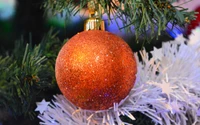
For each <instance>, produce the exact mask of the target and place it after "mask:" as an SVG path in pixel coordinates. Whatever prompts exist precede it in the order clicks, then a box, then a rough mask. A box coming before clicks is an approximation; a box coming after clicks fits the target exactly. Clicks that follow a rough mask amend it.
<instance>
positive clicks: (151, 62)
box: [38, 36, 200, 125]
mask: <svg viewBox="0 0 200 125" xmlns="http://www.w3.org/2000/svg"><path fill="white" fill-rule="evenodd" d="M191 39H192V38H190V41H191ZM183 40H184V41H185V39H184V38H183V37H182V36H180V37H179V38H178V39H176V40H174V41H171V42H167V43H164V44H163V46H162V48H161V51H158V50H156V52H161V53H159V54H161V55H159V56H155V55H154V54H157V53H155V52H153V53H152V54H153V57H152V58H151V59H149V57H148V53H147V52H145V51H141V52H140V54H141V56H142V61H141V62H140V61H139V60H138V59H137V64H138V67H137V68H138V73H137V79H136V83H135V86H134V87H133V88H132V90H131V91H130V93H129V95H128V96H127V98H126V99H124V100H123V101H122V102H121V103H120V104H116V103H115V104H114V106H113V108H110V109H108V110H103V111H89V110H82V109H80V108H77V107H76V106H74V105H73V104H71V103H70V102H69V101H68V100H67V99H66V98H65V97H64V96H62V95H57V96H54V98H55V100H54V101H52V103H51V105H49V106H48V107H47V109H46V110H45V111H44V112H43V114H40V115H39V116H38V117H39V118H40V119H41V121H42V122H41V123H40V124H41V125H80V124H81V125H101V124H106V125H115V124H116V125H124V124H128V123H125V122H123V121H121V119H120V115H126V116H127V117H129V118H130V119H132V120H135V117H134V113H133V114H131V113H130V112H136V111H138V112H141V113H143V114H144V115H146V116H148V117H149V118H151V119H152V120H153V121H154V122H155V124H156V125H158V124H160V125H198V124H200V117H199V115H200V87H199V85H200V65H199V64H200V63H199V62H200V52H199V50H198V48H199V47H200V44H199V43H200V41H199V42H197V43H195V45H196V48H197V49H194V46H191V45H189V46H188V45H185V44H184V41H183ZM195 40H196V41H198V40H197V39H196V38H195ZM187 42H188V41H187ZM188 43H189V42H188ZM136 57H137V54H136ZM155 57H156V58H155ZM157 57H159V58H157Z"/></svg>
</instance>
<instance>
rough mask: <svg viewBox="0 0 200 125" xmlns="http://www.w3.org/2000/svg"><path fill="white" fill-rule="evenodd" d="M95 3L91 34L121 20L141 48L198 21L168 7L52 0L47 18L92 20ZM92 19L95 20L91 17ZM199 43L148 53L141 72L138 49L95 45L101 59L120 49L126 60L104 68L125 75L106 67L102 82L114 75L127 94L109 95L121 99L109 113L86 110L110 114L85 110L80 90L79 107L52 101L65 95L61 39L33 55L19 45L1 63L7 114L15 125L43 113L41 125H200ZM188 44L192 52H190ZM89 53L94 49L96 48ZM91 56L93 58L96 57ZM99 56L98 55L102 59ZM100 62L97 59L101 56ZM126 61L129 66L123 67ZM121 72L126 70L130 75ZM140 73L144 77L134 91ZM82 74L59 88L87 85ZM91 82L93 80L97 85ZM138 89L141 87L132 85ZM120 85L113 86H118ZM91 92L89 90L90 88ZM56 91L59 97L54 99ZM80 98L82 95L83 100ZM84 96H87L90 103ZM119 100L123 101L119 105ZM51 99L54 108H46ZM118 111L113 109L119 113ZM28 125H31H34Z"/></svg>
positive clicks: (131, 0) (51, 39)
mask: <svg viewBox="0 0 200 125" xmlns="http://www.w3.org/2000/svg"><path fill="white" fill-rule="evenodd" d="M88 2H89V3H90V5H91V7H90V9H89V13H90V14H91V15H90V20H89V21H93V22H90V23H92V24H93V25H89V29H90V30H91V28H92V29H93V28H98V29H104V28H103V27H102V20H101V16H102V15H107V17H108V22H114V21H113V20H116V22H115V23H117V21H118V19H120V20H121V21H122V22H123V24H124V26H122V27H119V29H125V30H126V31H128V32H130V34H132V35H133V36H135V39H134V40H133V41H137V42H138V44H141V43H145V42H146V41H148V42H151V41H152V39H154V38H156V39H158V38H159V36H160V35H161V33H162V32H163V31H164V30H165V28H166V26H167V24H168V23H171V24H172V27H173V26H176V25H179V26H184V25H185V24H186V23H189V22H190V20H193V19H194V12H187V10H186V9H184V8H181V7H178V6H173V4H172V3H173V2H172V1H167V0H163V1H160V0H148V1H142V0H127V1H124V0H116V1H112V0H111V1H110V0H92V1H89V0H81V1H80V0H77V1H74V0H67V1H66V0H59V1H58V0H48V1H45V2H44V4H43V5H44V7H45V8H46V9H47V10H46V11H52V12H53V13H54V14H56V13H57V12H61V13H62V11H64V10H65V11H66V12H67V13H66V17H71V15H73V14H77V12H79V11H81V10H86V12H87V5H88ZM91 11H92V12H94V13H91ZM95 15H98V18H94V16H95ZM92 18H93V19H92ZM85 29H88V26H85ZM88 32H93V31H88ZM94 32H98V31H94ZM104 32H105V31H104ZM128 32H127V33H128ZM196 33H199V32H198V30H196V31H194V34H196ZM80 34H81V33H80ZM77 36H78V35H77ZM88 36H89V34H88ZM196 36H197V35H195V42H194V39H193V38H194V36H192V35H191V36H190V40H186V39H184V38H183V37H182V36H179V37H178V38H177V39H175V40H174V41H171V42H167V43H165V44H163V45H162V48H161V49H156V48H155V49H154V51H152V52H151V53H147V52H146V51H145V50H141V51H139V52H138V53H135V57H136V62H137V67H136V65H135V61H134V59H133V58H132V57H131V54H130V49H129V48H128V47H127V45H125V44H120V46H121V45H122V46H123V45H124V46H126V47H125V48H126V49H121V48H123V47H118V46H117V45H115V44H111V43H115V42H116V41H115V42H113V40H114V39H110V41H111V43H110V44H109V45H107V44H108V43H106V42H105V41H103V43H106V46H105V47H101V46H100V45H102V44H101V42H99V43H98V42H95V41H94V42H95V43H98V44H97V45H94V46H96V47H97V48H98V49H97V50H99V51H101V49H102V50H105V49H106V48H109V49H108V51H109V50H110V48H111V50H112V48H114V49H113V50H116V51H117V53H120V54H113V55H112V54H111V55H112V56H111V58H110V59H108V62H109V60H110V62H111V63H108V64H106V63H104V64H105V67H106V65H111V67H112V66H113V67H117V68H116V69H115V68H105V67H104V68H105V70H102V71H101V70H99V71H95V72H96V73H97V74H98V72H101V74H102V75H108V74H109V72H111V71H112V74H111V75H110V76H111V79H110V81H114V82H113V83H117V86H118V85H119V88H120V86H121V88H120V89H116V90H114V89H107V90H106V91H107V92H111V91H114V95H112V97H113V98H115V99H112V98H111V101H110V100H109V99H108V100H109V101H110V104H109V106H107V104H105V102H104V101H102V104H99V103H101V102H98V101H97V102H98V103H97V104H94V105H93V104H91V105H90V104H88V103H86V105H89V107H92V105H93V106H99V105H100V106H103V107H104V106H106V108H96V109H95V110H96V111H94V110H91V109H89V108H87V107H86V108H84V107H82V106H81V105H79V102H78V101H80V100H79V99H78V98H79V97H78V96H76V94H77V93H78V92H79V91H80V90H79V88H78V89H76V91H71V92H70V91H69V93H70V94H73V96H71V97H70V98H71V99H70V101H71V100H73V98H72V97H74V99H76V101H74V102H73V101H72V102H73V103H72V102H70V101H69V100H68V99H67V98H65V97H64V96H63V95H55V96H54V99H52V97H49V96H53V95H54V94H55V93H58V94H60V93H59V92H58V91H57V89H58V87H57V86H56V80H55V77H54V76H55V74H54V64H55V63H56V62H55V60H56V57H57V54H58V51H59V49H60V48H61V47H62V44H63V43H62V42H60V41H59V40H58V39H57V38H55V35H53V34H52V33H50V34H48V35H47V36H45V37H44V39H43V41H42V42H41V43H40V44H39V45H36V46H33V45H32V44H29V45H27V46H26V47H25V46H23V45H17V46H16V47H15V49H14V50H13V51H12V53H9V55H10V56H7V57H6V56H5V55H6V54H4V55H2V57H1V58H0V65H1V70H0V71H1V73H0V78H1V81H0V93H1V98H0V108H1V109H5V110H3V112H5V111H6V112H7V114H9V115H11V116H13V115H15V118H16V119H17V120H18V121H22V120H21V117H25V119H27V118H28V117H27V116H31V118H34V117H35V113H39V112H40V114H39V116H38V117H39V119H40V120H41V121H40V124H48V125H51V124H52V125H53V124H61V125H66V124H70V125H71V124H72V125H76V124H77V125H79V124H83V125H84V124H95V125H96V124H126V123H127V124H136V125H147V124H148V125H150V124H152V125H153V124H164V125H171V124H172V125H192V124H193V125H196V124H198V123H199V112H200V111H199V108H200V107H199V105H200V102H199V100H200V99H199V95H200V93H199V91H200V90H199V88H198V86H199V84H200V81H199V80H198V78H199V76H200V69H199V50H198V48H199V44H198V38H197V37H196ZM90 37H92V36H90ZM93 37H96V36H93ZM104 37H106V35H105V36H104V35H103V36H102V38H103V39H104ZM112 38H114V37H112ZM30 39H31V38H30ZM80 40H81V41H80V42H78V44H81V43H82V42H84V38H82V39H80ZM21 41H23V40H21ZM66 41H67V40H65V42H66ZM76 41H78V40H76ZM185 41H186V42H187V43H188V45H186V44H184V42H185ZM140 42H141V43H140ZM91 43H92V44H93V42H91ZM193 43H195V44H193ZM67 44H68V43H67ZM67 44H66V45H67ZM69 44H70V40H69ZM86 45H87V43H85V44H84V46H86ZM87 46H88V47H89V46H90V45H87ZM100 47H101V48H100ZM115 47H116V48H118V49H116V48H115ZM78 48H79V49H78V50H79V51H80V53H81V52H83V51H84V50H82V49H84V47H83V48H81V45H80V46H78ZM71 49H72V48H71ZM93 49H94V48H93V46H91V50H93ZM147 49H148V48H147ZM88 50H90V49H88ZM119 50H122V51H119ZM79 51H78V52H79ZM69 52H70V53H67V55H66V57H65V58H63V59H64V60H68V61H69V60H70V59H73V58H72V57H71V56H70V54H71V53H73V52H74V51H73V52H71V51H69ZM95 52H96V51H95ZM126 52H127V53H129V54H128V55H127V58H125V57H124V56H122V55H123V53H126ZM90 53H92V52H91V51H90ZM96 53H98V51H97V52H96ZM81 54H82V53H81ZM92 54H93V55H94V57H95V53H92ZM92 54H91V55H87V56H88V57H84V58H82V59H81V58H79V57H76V58H74V59H75V61H77V60H78V59H79V60H78V61H79V62H80V63H79V64H78V65H81V64H82V63H81V62H83V64H84V62H85V61H87V59H88V58H89V56H92ZM7 55H8V54H7ZM22 55H23V56H22ZM62 55H64V54H62ZM76 55H77V54H76ZM83 55H84V54H83ZM124 55H126V54H124ZM115 56H116V57H115ZM67 57H68V58H67ZM121 57H123V58H121ZM58 58H59V56H58ZM91 58H92V57H91ZM95 59H96V58H95ZM98 59H99V58H97V60H98ZM61 60H62V59H61ZM112 60H113V63H112ZM123 61H124V63H122V62H123ZM58 62H59V61H58ZM120 62H121V63H120ZM132 62H134V63H132ZM89 63H93V62H92V60H91V62H90V60H89ZM65 64H66V65H64V64H63V65H64V66H63V67H62V66H59V67H62V68H63V69H59V70H66V69H68V68H70V66H69V65H67V64H68V62H66V63H65ZM70 64H71V63H70ZM75 64H77V63H75ZM122 64H123V65H122ZM124 65H125V66H124ZM74 67H75V66H74ZM74 67H73V68H71V70H72V69H74ZM119 67H125V69H124V68H119ZM129 68H130V69H129ZM136 68H137V75H136V81H135V85H134V87H133V84H134V79H135V71H136ZM4 71H6V72H4ZM80 71H81V70H80V69H78V70H77V72H75V71H74V70H73V71H70V72H66V73H64V76H62V75H60V74H59V73H57V77H62V78H61V79H62V80H58V84H61V85H62V84H65V83H62V82H63V79H67V78H69V80H64V82H66V84H67V83H70V81H73V85H76V84H78V83H76V80H77V79H78V80H80V79H81V77H82V76H83V75H81V74H78V73H79V72H80ZM91 71H92V70H91ZM104 71H105V74H104ZM56 72H61V71H56ZM107 72H108V74H107ZM126 72H129V73H127V74H128V75H127V76H128V77H127V78H126V75H123V73H125V74H126ZM130 72H131V73H130ZM70 73H72V74H74V73H75V74H78V75H75V76H76V77H71V76H72V75H71V76H70ZM97 74H93V73H91V75H88V76H89V77H88V78H90V79H91V80H94V79H95V80H98V78H99V77H98V75H97ZM113 74H114V75H113ZM130 75H131V76H130ZM86 77H87V76H86ZM123 77H124V78H123ZM71 78H74V79H76V80H74V79H71ZM84 78H85V77H84ZM102 78H103V77H102ZM58 79H59V78H58ZM90 79H87V80H88V81H89V80H90ZM100 79H101V75H100ZM121 79H122V80H121ZM84 80H85V79H84ZM119 81H122V82H119ZM123 81H125V82H123ZM59 82H60V83H59ZM118 82H119V84H118ZM131 82H133V83H132V84H131ZM85 83H86V82H85ZM91 83H92V82H91ZM91 83H89V85H91V86H89V88H90V87H91V88H92V89H91V90H90V91H92V90H94V91H95V90H96V87H97V88H98V87H99V88H100V87H101V86H103V85H104V84H105V83H104V82H99V83H101V86H98V84H97V83H96V84H95V85H94V86H96V87H94V88H93V87H92V86H93V85H92V84H91ZM111 83H112V82H111ZM113 83H112V84H111V86H113ZM120 84H122V85H120ZM84 86H87V84H85V85H84ZM60 88H62V87H60ZM66 88H67V87H65V89H66ZM75 88H76V87H75ZM99 88H98V89H99ZM108 88H109V87H108ZM111 88H112V87H111ZM113 88H114V87H113ZM52 89H53V92H52V91H51V90H52ZM105 89H106V87H105ZM87 90H88V89H86V91H85V93H84V91H83V92H82V93H83V94H91V93H90V92H87ZM49 91H50V93H49ZM62 91H66V90H62ZM99 91H102V93H104V94H105V91H104V90H102V89H100V90H99ZM129 91H130V92H129ZM47 92H48V93H47ZM73 92H75V94H74V93H73ZM45 93H47V94H45ZM83 94H81V95H79V96H82V95H83ZM127 94H128V95H127ZM92 96H93V95H90V97H92ZM94 96H95V95H94ZM77 97H78V98H77ZM118 97H119V98H120V99H116V98H118ZM51 99H52V101H51V103H50V102H49V101H45V100H51ZM85 99H87V98H85ZM121 99H122V100H121ZM41 100H42V101H41ZM112 100H114V101H112ZM116 100H117V101H116ZM120 100H121V101H120ZM39 101H41V102H39ZM36 102H37V103H36ZM89 102H90V101H89ZM91 102H92V101H91ZM74 103H77V105H74ZM112 103H113V105H112V106H111V104H112ZM36 106H37V108H36ZM109 107H110V108H109ZM34 108H35V111H39V112H34ZM86 109H87V110H86ZM92 109H93V108H92ZM99 109H104V110H99ZM0 111H2V110H0ZM7 121H9V120H7ZM3 124H4V123H3ZM5 124H6V123H5ZM27 124H31V122H30V123H27Z"/></svg>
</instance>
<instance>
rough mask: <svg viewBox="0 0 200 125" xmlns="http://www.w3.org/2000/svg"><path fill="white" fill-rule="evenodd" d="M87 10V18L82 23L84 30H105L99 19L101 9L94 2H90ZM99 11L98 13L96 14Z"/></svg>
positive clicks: (91, 0)
mask: <svg viewBox="0 0 200 125" xmlns="http://www.w3.org/2000/svg"><path fill="white" fill-rule="evenodd" d="M87 6H88V10H89V18H88V19H87V20H86V21H85V22H84V30H85V31H88V30H105V24H104V21H103V20H102V19H101V18H100V16H101V14H99V12H100V11H101V9H100V8H101V7H100V5H99V4H97V3H96V2H95V0H90V1H89V2H88V4H87ZM98 11H99V12H98Z"/></svg>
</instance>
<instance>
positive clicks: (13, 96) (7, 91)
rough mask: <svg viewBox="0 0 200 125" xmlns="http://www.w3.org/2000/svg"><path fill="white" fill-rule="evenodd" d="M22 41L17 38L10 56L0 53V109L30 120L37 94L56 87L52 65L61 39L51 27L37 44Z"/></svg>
mask: <svg viewBox="0 0 200 125" xmlns="http://www.w3.org/2000/svg"><path fill="white" fill-rule="evenodd" d="M30 39H31V38H30ZM24 43H25V41H24V40H23V39H21V40H18V41H16V46H15V48H14V50H13V52H12V53H11V54H9V56H6V57H3V56H0V111H2V110H7V112H9V114H12V115H14V116H15V117H18V116H24V117H27V116H28V117H29V118H31V119H32V118H34V116H35V112H34V109H35V107H36V101H37V100H38V97H40V94H41V93H42V92H45V91H46V90H48V89H52V88H54V89H55V88H57V86H56V84H55V83H56V80H55V75H54V64H55V59H56V56H57V54H58V51H59V49H60V47H61V46H62V44H63V42H60V40H59V39H58V38H56V34H53V30H50V31H49V33H47V34H46V35H45V36H44V38H43V40H42V42H41V43H40V44H39V45H35V46H33V45H31V44H26V46H24ZM42 98H44V97H42ZM40 100H41V99H40ZM0 113H1V112H0Z"/></svg>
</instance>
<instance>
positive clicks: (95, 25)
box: [84, 17, 105, 31]
mask: <svg viewBox="0 0 200 125" xmlns="http://www.w3.org/2000/svg"><path fill="white" fill-rule="evenodd" d="M84 30H85V31H88V30H105V24H104V21H103V20H102V19H100V18H95V17H90V18H89V19H87V20H86V21H85V23H84Z"/></svg>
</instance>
